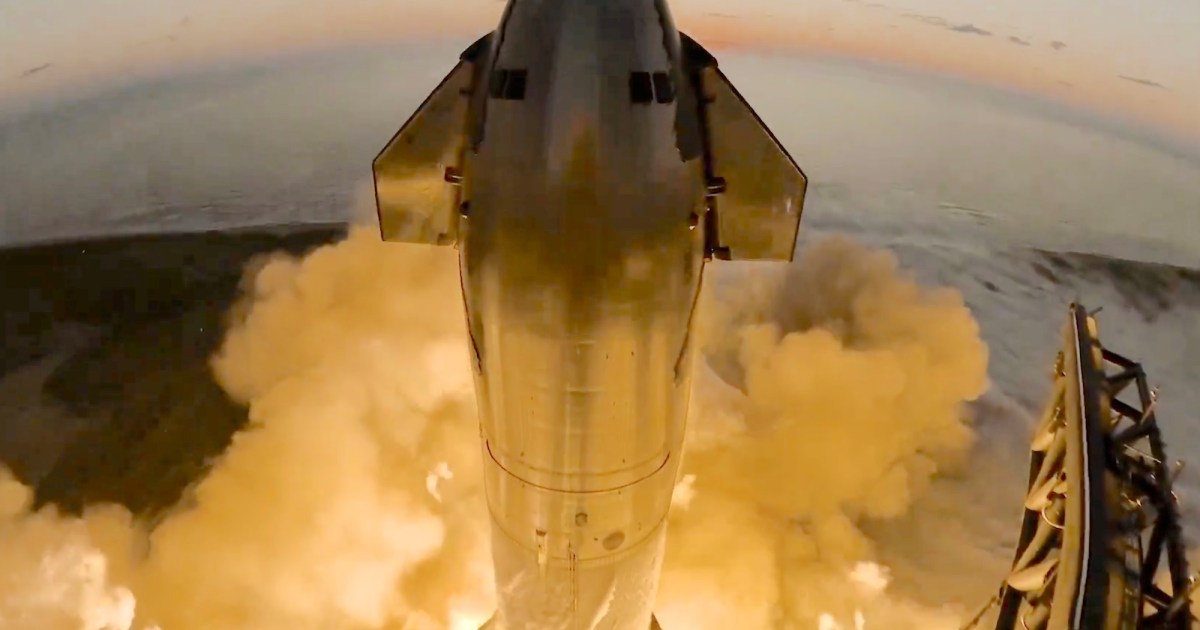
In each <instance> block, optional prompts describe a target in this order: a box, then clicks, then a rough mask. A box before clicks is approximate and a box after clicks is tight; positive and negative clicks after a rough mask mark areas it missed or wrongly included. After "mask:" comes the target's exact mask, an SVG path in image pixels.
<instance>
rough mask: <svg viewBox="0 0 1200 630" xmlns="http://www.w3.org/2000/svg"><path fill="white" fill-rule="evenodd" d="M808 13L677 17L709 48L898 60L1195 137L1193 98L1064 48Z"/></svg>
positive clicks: (1199, 130)
mask: <svg viewBox="0 0 1200 630" xmlns="http://www.w3.org/2000/svg"><path fill="white" fill-rule="evenodd" d="M814 17H817V19H814V20H811V21H806V22H805V23H798V22H796V21H768V20H734V19H728V18H722V17H716V16H710V15H692V14H684V15H680V16H679V19H678V22H679V25H680V29H681V30H685V31H687V32H688V34H690V35H692V36H693V37H695V38H696V39H697V41H700V42H702V43H703V44H704V45H705V46H706V47H708V48H710V49H713V50H728V51H733V50H740V51H745V52H754V51H761V52H768V53H790V54H804V55H833V56H841V57H847V58H853V59H860V60H864V61H867V62H873V63H879V64H885V65H899V66H902V67H908V68H911V69H914V70H918V71H928V72H933V73H937V74H942V75H946V76H951V77H956V78H960V79H965V80H968V81H975V82H981V83H986V84H991V85H994V86H997V87H1003V88H1013V89H1017V90H1020V91H1024V92H1027V93H1032V94H1039V95H1043V96H1047V97H1050V98H1052V99H1054V100H1058V101H1060V102H1063V103H1065V104H1067V105H1071V106H1075V107H1080V108H1084V109H1088V110H1092V111H1096V112H1098V113H1102V114H1107V115H1116V116H1122V117H1124V118H1126V119H1129V118H1133V119H1134V120H1136V121H1138V122H1141V123H1144V124H1146V125H1148V126H1150V127H1154V128H1158V129H1159V130H1161V131H1167V132H1172V131H1173V132H1177V133H1178V132H1182V133H1184V134H1187V135H1189V136H1191V137H1193V138H1195V139H1198V140H1200V117H1197V116H1196V115H1195V106H1196V104H1195V101H1196V99H1194V98H1187V97H1186V96H1185V95H1181V94H1178V93H1173V92H1169V91H1166V90H1161V89H1160V90H1155V89H1152V88H1148V87H1147V86H1143V85H1136V84H1132V83H1129V82H1127V81H1123V80H1122V79H1120V78H1119V77H1117V76H1116V75H1115V74H1114V73H1113V72H1112V70H1111V69H1108V68H1106V67H1104V66H1103V64H1102V60H1097V59H1095V58H1094V57H1092V56H1086V55H1084V54H1082V53H1077V52H1071V51H1069V50H1066V51H1057V52H1053V53H1047V52H1044V51H1040V52H1041V54H1040V55H1039V54H1038V53H1039V51H1033V50H1030V49H1028V48H1025V47H1020V46H1015V45H1013V44H1012V43H1011V42H1008V41H1007V40H1005V39H1003V38H999V37H978V36H972V35H962V34H950V33H945V34H944V33H940V32H938V31H937V30H932V29H929V28H928V27H924V25H921V24H914V25H912V26H909V25H907V24H895V23H889V22H885V21H882V20H873V19H870V17H869V16H862V15H855V16H854V17H853V19H852V21H851V19H849V18H848V17H845V16H839V15H826V16H819V17H818V16H814ZM923 27H924V28H923ZM1047 57H1049V59H1047Z"/></svg>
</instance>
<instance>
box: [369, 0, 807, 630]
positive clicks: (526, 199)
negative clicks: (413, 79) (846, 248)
mask: <svg viewBox="0 0 1200 630" xmlns="http://www.w3.org/2000/svg"><path fill="white" fill-rule="evenodd" d="M372 170H373V174H374V182H375V193H376V202H377V207H378V215H379V224H380V229H381V233H382V237H383V239H384V240H385V241H395V242H406V243H424V244H432V245H442V246H452V247H455V248H457V250H458V255H459V269H460V279H461V285H462V295H463V307H464V312H465V318H466V329H467V331H468V340H469V348H467V349H466V350H467V352H468V353H469V358H470V364H471V366H472V369H473V371H474V383H475V392H476V397H477V402H478V410H479V417H480V433H479V435H480V456H481V457H482V460H483V471H484V473H483V474H484V487H485V492H486V496H487V505H488V511H489V514H490V518H491V530H492V537H491V549H492V559H493V566H494V572H495V580H496V592H497V595H498V610H497V611H496V614H495V615H494V616H493V617H492V619H491V620H490V621H488V622H487V624H485V625H484V628H489V629H490V628H504V629H508V630H523V629H530V630H542V629H547V630H560V629H561V630H587V629H622V630H624V629H627V628H628V629H635V630H646V629H647V628H656V627H658V623H657V621H656V620H655V619H654V618H653V607H654V600H655V595H656V593H657V587H658V578H659V574H660V570H661V566H662V559H663V552H664V545H665V537H666V534H667V532H666V520H667V513H668V509H669V507H670V505H671V496H672V492H673V490H674V487H675V484H676V481H677V479H676V477H677V474H678V471H679V467H680V462H681V460H682V456H683V436H684V426H685V421H686V417H687V411H688V402H689V398H690V393H691V381H692V364H693V359H694V357H695V354H696V352H697V340H696V333H695V332H694V331H693V323H694V321H695V317H696V308H697V303H698V299H699V296H700V291H701V284H702V279H703V274H704V269H705V265H706V263H707V262H709V261H712V260H713V259H717V260H777V261H790V260H791V259H792V255H793V250H794V249H795V244H796V235H797V231H798V229H799V224H800V217H801V210H802V208H803V204H804V195H805V191H806V188H807V177H806V176H805V175H804V173H803V172H802V171H801V169H800V168H799V167H798V166H797V165H796V163H795V161H794V160H793V159H792V158H791V157H790V156H789V155H788V153H787V151H786V150H785V149H784V148H783V146H781V145H780V143H779V142H778V141H777V140H776V139H775V137H774V136H773V135H772V134H771V132H770V131H769V130H768V129H767V128H766V126H765V125H764V124H763V123H762V121H761V120H760V119H759V117H758V116H757V115H756V114H755V113H754V111H753V109H751V108H750V106H749V105H748V104H747V103H746V102H745V100H744V99H743V98H742V97H741V95H740V94H739V93H738V91H737V90H736V89H735V88H734V87H733V85H732V84H731V83H730V81H729V80H728V79H727V78H726V76H725V75H724V73H722V72H721V70H720V69H719V68H718V65H717V62H716V60H715V59H714V57H713V56H712V55H711V54H709V52H708V51H706V50H705V49H704V47H702V46H701V45H700V44H698V43H697V42H696V41H695V40H693V39H692V38H690V37H688V36H687V35H684V34H682V33H679V32H678V31H677V30H676V28H675V26H674V22H673V20H672V17H671V14H670V12H669V11H668V8H667V6H666V2H665V0H603V1H601V0H508V4H507V6H506V8H505V10H504V13H503V16H502V18H501V21H500V24H499V27H498V28H497V29H496V30H495V31H493V32H491V33H489V34H487V35H485V36H483V37H482V38H480V39H479V40H478V41H476V42H475V43H474V44H472V45H471V46H470V47H468V48H467V49H466V50H465V51H464V52H463V53H462V55H461V57H460V59H459V60H458V63H457V65H455V66H454V68H453V69H452V70H451V71H450V72H449V74H448V75H447V76H446V77H445V79H444V80H443V81H442V82H441V84H440V85H438V87H437V88H436V89H435V90H434V91H433V93H432V94H431V95H430V96H429V97H428V98H427V99H426V100H425V102H424V103H423V104H422V105H421V106H420V107H419V108H418V109H417V111H416V112H415V113H414V114H413V115H412V117H411V118H410V119H409V120H408V121H407V122H406V123H405V124H404V125H403V126H402V127H401V129H400V131H399V132H397V134H396V135H395V136H394V137H393V138H392V139H391V140H390V141H389V142H388V143H387V145H386V146H385V147H384V149H383V150H382V151H381V152H380V153H379V154H378V156H377V157H376V158H375V160H374V162H373V169H372ZM431 174H432V176H431ZM713 552H714V553H719V550H713Z"/></svg>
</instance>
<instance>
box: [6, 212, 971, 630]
mask: <svg viewBox="0 0 1200 630" xmlns="http://www.w3.org/2000/svg"><path fill="white" fill-rule="evenodd" d="M456 263H457V261H456V258H455V252H454V251H453V250H451V249H449V248H430V247H418V246H406V245H397V244H386V245H385V244H383V243H381V242H380V241H379V238H378V236H377V233H376V231H375V230H374V229H373V228H359V229H355V230H353V231H352V232H351V234H350V236H349V237H348V238H347V239H345V240H344V241H342V242H340V243H337V244H334V245H331V246H327V247H323V248H320V249H318V250H316V251H315V252H313V253H312V254H310V255H308V256H306V257H304V258H302V259H295V258H291V257H286V256H278V257H273V258H270V259H268V260H266V261H264V262H261V263H259V264H258V265H257V266H256V267H255V269H254V270H252V272H251V273H250V274H248V276H247V278H248V281H247V285H246V296H245V301H244V303H242V304H241V305H239V306H238V308H236V309H235V312H234V317H233V322H232V323H231V327H230V330H229V333H228V336H227V338H226V341H225V344H224V346H223V347H222V349H221V351H220V352H219V354H218V356H216V357H215V358H214V361H213V368H214V372H215V374H216V377H217V380H218V382H219V383H220V384H221V385H222V387H223V388H225V390H226V391H227V392H229V394H230V395H231V396H232V397H233V398H235V399H236V400H239V401H241V402H244V403H247V404H248V405H249V408H250V425H249V426H248V427H247V428H246V429H245V430H244V431H242V432H241V433H240V434H238V435H237V436H235V439H234V441H233V444H232V445H231V446H230V448H229V449H228V451H227V452H226V453H225V455H224V457H223V458H222V459H221V460H220V461H219V462H217V463H216V465H215V466H214V468H213V470H212V472H211V473H210V474H209V475H208V476H207V477H206V478H205V479H203V480H201V481H200V482H199V483H198V484H197V485H196V486H195V487H194V489H193V491H192V492H191V496H190V497H189V500H188V501H186V505H185V506H181V507H180V508H179V509H178V510H177V511H176V512H174V513H173V514H171V515H169V516H168V517H167V518H166V519H165V520H164V521H163V522H162V523H161V524H159V525H158V527H157V528H156V529H155V530H154V531H153V532H150V533H148V534H142V533H139V532H138V531H137V528H136V527H135V526H134V525H132V519H131V518H130V517H129V515H128V514H126V513H125V512H124V511H123V510H121V509H119V508H97V509H94V510H89V511H88V513H87V514H86V515H85V517H84V518H83V519H78V520H77V519H66V518H60V517H58V516H57V515H55V514H53V513H50V512H45V513H41V514H30V513H29V512H28V509H27V500H26V498H25V494H24V493H25V491H24V489H22V488H20V486H18V485H17V484H15V483H12V482H6V483H2V484H0V508H2V509H0V552H2V554H3V555H0V558H3V559H4V563H3V564H0V615H5V617H0V619H3V620H5V623H8V625H4V624H3V623H0V626H3V627H5V628H9V627H12V628H18V629H22V630H23V629H24V628H31V629H32V628H37V629H45V630H58V629H60V628H61V629H63V630H66V629H68V628H69V629H71V630H75V629H77V628H88V629H89V630H93V629H94V630H102V629H103V630H127V629H128V628H137V629H149V628H151V627H152V624H154V625H158V626H161V628H162V629H163V630H193V629H197V630H198V629H205V630H208V629H218V630H242V629H245V630H250V629H254V630H274V629H284V628H287V629H299V630H304V629H317V628H320V629H335V630H342V629H344V630H359V629H376V628H395V629H404V630H423V629H425V628H428V629H437V628H453V630H459V629H460V628H470V629H471V630H473V629H474V628H476V627H478V624H479V623H481V622H482V621H484V620H486V618H487V617H488V616H489V614H490V613H491V611H492V610H493V608H494V593H493V591H492V584H491V575H490V557H489V554H488V547H487V542H486V541H487V533H488V530H487V521H486V512H485V510H486V508H485V506H484V503H483V500H482V494H481V476H480V460H479V457H480V451H479V445H478V428H477V424H476V419H475V412H474V402H473V400H474V399H473V392H472V388H471V380H470V371H469V367H468V364H467V351H466V339H465V331H464V317H463V313H462V301H461V296H460V294H459V283H458V278H457V266H456ZM727 268H728V269H730V270H735V271H733V273H735V274H736V273H746V274H749V275H751V276H754V277H768V276H770V274H771V273H775V276H774V277H773V280H774V282H773V283H771V282H768V283H767V284H766V285H764V286H765V287H766V288H765V289H763V290H761V291H758V292H757V293H755V295H756V296H757V297H756V298H755V299H740V298H741V297H742V296H744V295H745V293H742V294H733V293H730V292H729V291H725V290H723V289H722V288H721V287H719V286H718V287H716V290H711V289H710V291H709V297H710V298H717V300H718V301H713V300H710V303H709V304H708V307H709V310H710V313H709V314H710V315H711V316H712V317H711V318H710V319H711V322H710V326H709V327H708V333H707V334H708V338H709V343H710V346H711V348H712V352H713V353H714V354H715V355H716V357H715V360H716V363H717V364H719V363H720V362H721V361H720V359H721V357H722V356H724V357H725V358H727V359H729V360H730V361H732V362H733V363H734V364H736V365H737V366H739V369H738V370H736V374H733V375H729V374H727V375H726V380H728V381H730V382H734V383H735V384H736V385H737V386H734V385H730V384H728V383H727V382H726V380H723V379H721V378H719V377H718V376H717V375H716V372H715V371H713V370H711V369H709V368H708V366H707V365H705V364H704V363H703V362H701V363H700V364H698V365H697V368H698V375H697V385H698V386H697V397H696V406H695V409H694V413H693V417H692V419H691V422H690V427H689V447H688V448H689V450H688V452H687V453H686V455H685V471H684V472H685V474H686V476H685V477H683V478H682V480H681V488H682V490H681V492H680V493H679V496H677V497H676V498H677V501H676V509H675V511H674V512H673V516H672V522H671V530H670V534H669V543H668V544H669V552H668V558H667V561H666V567H665V573H664V580H663V586H662V590H661V593H660V597H659V602H660V603H659V609H660V611H661V613H660V619H661V620H662V621H663V622H664V625H665V627H666V628H668V629H672V630H677V629H679V628H689V629H695V630H704V629H706V628H745V629H751V630H752V629H755V628H764V629H765V628H776V627H798V628H800V627H803V628H818V627H829V628H834V627H842V628H854V627H856V625H855V624H856V623H857V622H856V618H857V617H861V619H862V620H863V622H864V623H865V626H866V627H879V628H901V629H902V628H905V627H922V628H924V627H937V624H940V623H943V622H945V621H946V620H948V619H951V618H952V617H953V614H952V611H930V610H925V609H922V608H920V607H918V606H916V605H914V604H911V603H909V602H905V601H903V600H900V599H897V598H895V597H892V596H890V595H889V594H888V593H887V592H886V585H887V576H886V570H885V569H883V568H881V567H878V566H877V565H873V564H871V563H870V562H869V561H870V560H871V557H872V554H871V544H870V541H869V540H868V539H867V538H866V537H865V536H863V535H862V534H861V533H860V532H859V530H858V529H857V528H856V523H857V521H858V519H860V518H863V517H892V516H896V515H899V514H901V513H903V512H904V511H905V510H906V509H907V507H908V505H909V504H910V502H911V500H912V498H913V497H914V496H916V495H917V494H919V493H920V492H921V490H922V489H923V488H924V487H925V485H926V484H927V483H928V481H929V479H930V477H931V475H933V474H934V473H935V472H936V470H937V469H938V466H939V465H941V464H942V463H944V462H947V461H950V460H952V459H953V457H954V456H957V455H961V454H962V453H963V452H964V451H965V449H967V448H968V446H969V443H970V432H969V431H968V430H967V428H966V426H965V424H964V423H963V419H962V412H963V410H962V409H961V405H962V403H963V401H966V400H970V399H971V398H973V397H975V396H977V395H978V394H979V393H980V392H981V391H982V390H983V388H984V386H985V364H986V353H985V349H984V347H983V345H982V344H981V343H980V341H979V339H978V334H977V330H976V329H975V324H974V321H973V320H972V318H971V317H970V314H969V313H968V312H967V310H966V309H965V308H964V307H963V306H962V304H961V301H960V300H959V299H958V298H957V297H956V296H955V295H954V294H952V293H949V292H926V291H923V290H921V289H919V288H917V286H916V285H915V284H914V283H913V282H912V281H910V280H907V279H905V278H903V277H901V276H900V275H899V274H898V272H897V270H896V268H895V264H894V261H893V260H892V259H891V258H890V257H889V255H887V254H882V253H878V252H872V251H870V250H866V249H864V248H861V247H858V246H855V245H853V244H850V243H847V242H844V241H839V240H834V241H827V242H825V243H822V244H818V245H816V246H814V247H813V248H812V251H811V253H810V254H809V255H807V256H805V257H804V258H803V259H802V260H801V261H799V262H798V263H797V264H796V265H794V266H792V267H791V271H789V272H788V273H787V274H784V275H780V274H778V273H776V272H769V271H768V272H767V273H766V274H763V273H760V272H763V271H765V270H764V269H760V268H752V269H749V270H747V268H744V267H743V268H740V269H741V271H736V270H738V269H739V267H737V266H729V267H727ZM718 279H719V277H718ZM733 290H736V291H743V292H744V291H745V290H746V285H745V283H739V286H738V287H737V288H735V289H733ZM725 300H728V301H733V302H737V303H739V304H741V305H742V307H741V308H739V309H737V310H731V309H727V308H722V307H721V304H722V303H724V302H723V301H725ZM5 497H8V498H5ZM14 497H16V498H14ZM72 554H74V555H72ZM10 557H11V558H14V559H16V561H12V560H10ZM72 558H73V559H74V561H75V562H74V565H78V566H75V567H74V568H68V569H62V570H59V569H55V568H54V567H57V566H60V565H62V564H63V563H64V562H65V563H66V564H67V565H72V563H71V559H72ZM64 559H66V560H64ZM74 565H72V566H74ZM135 597H136V609H135V608H134V606H135V602H134V599H135ZM132 614H136V620H134V621H132V622H130V620H129V616H130V615H132ZM15 615H24V616H23V617H20V619H23V620H25V621H21V622H17V623H12V622H11V621H10V620H11V619H13V618H18V617H15ZM104 615H108V617H107V618H104ZM856 616H857V617H856ZM85 618H87V619H91V621H89V622H88V623H89V624H90V625H80V624H81V620H84V619H85ZM26 621H27V622H28V623H26ZM789 621H790V622H791V623H792V625H790V626H789V625H787V624H785V625H783V626H781V625H780V623H783V622H789ZM22 624H24V625H22ZM105 624H107V625H105ZM821 624H824V625H821Z"/></svg>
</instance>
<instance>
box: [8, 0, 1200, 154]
mask: <svg viewBox="0 0 1200 630" xmlns="http://www.w3.org/2000/svg"><path fill="white" fill-rule="evenodd" d="M503 6H504V2H503V0H453V2H447V1H445V0H391V1H388V0H338V1H337V2H334V1H332V0H256V1H255V2H253V3H250V2H244V1H242V0H153V1H151V0H39V1H38V2H29V1H28V0H0V105H3V104H4V103H3V101H4V100H6V99H20V98H27V97H29V96H36V95H46V94H54V93H56V92H58V91H61V90H63V89H69V88H78V87H81V86H103V85H105V84H107V83H109V82H112V81H114V80H118V79H121V78H126V79H127V78H129V77H136V76H140V75H145V74H154V73H161V72H163V71H170V70H173V69H175V68H178V67H179V66H189V65H213V64H231V63H237V62H239V61H242V60H245V59H254V58H260V57H264V56H271V55H279V54H293V53H298V52H302V51H305V50H309V49H322V48H329V47H340V46H355V45H376V44H380V43H397V42H412V41H414V40H420V39H430V38H434V39H458V40H462V41H470V40H471V39H472V38H473V36H476V35H479V34H481V33H483V32H486V31H488V30H491V29H492V28H494V26H495V24H496V21H497V18H498V16H499V14H500V12H501V10H502V9H503ZM672 10H673V12H674V14H675V17H676V22H677V23H678V24H679V26H680V28H681V29H682V30H684V31H686V32H688V33H689V34H691V35H693V36H694V37H696V38H697V39H699V40H700V41H701V42H702V43H705V44H706V45H707V46H709V47H710V48H712V49H716V50H730V49H734V50H737V49H741V50H749V49H756V48H757V49H769V50H771V51H773V52H778V53H792V54H804V55H810V56H811V55H817V56H820V55H826V56H828V55H835V56H844V57H852V58H858V59H864V60H868V61H873V62H876V63H882V64H895V65H901V66H905V67H908V68H915V69H921V70H927V71H933V72H937V73H942V74H949V75H953V76H957V77H961V78H964V79H968V80H972V81H977V82H982V83H988V84H993V85H999V86H1005V87H1009V88H1014V89H1017V90H1020V91H1026V92H1032V93H1036V94H1040V95H1043V96H1048V97H1050V98H1053V99H1056V100H1059V101H1062V102H1065V103H1067V104H1070V105H1076V106H1082V107H1085V108H1089V109H1092V110H1095V111H1097V112H1101V113H1104V114H1109V115H1115V116H1118V117H1124V118H1126V119H1128V120H1130V121H1133V122H1136V123H1140V124H1142V125H1144V126H1148V127H1150V128H1154V129H1157V130H1159V131H1160V132H1165V133H1166V134H1168V135H1177V136H1179V137H1178V138H1177V139H1181V140H1185V141H1187V142H1188V143H1191V142H1193V141H1194V142H1196V143H1200V115H1197V114H1196V112H1197V111H1200V38H1196V37H1195V33H1196V32H1198V31H1200V2H1196V1H1194V0H1151V1H1149V2H1146V1H1138V0H1102V1H1097V0H1006V1H1005V2H994V1H988V0H804V1H797V0H739V1H738V2H736V3H734V2H731V1H730V0H675V1H674V2H673V3H672ZM5 95H6V96H5Z"/></svg>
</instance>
